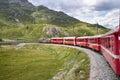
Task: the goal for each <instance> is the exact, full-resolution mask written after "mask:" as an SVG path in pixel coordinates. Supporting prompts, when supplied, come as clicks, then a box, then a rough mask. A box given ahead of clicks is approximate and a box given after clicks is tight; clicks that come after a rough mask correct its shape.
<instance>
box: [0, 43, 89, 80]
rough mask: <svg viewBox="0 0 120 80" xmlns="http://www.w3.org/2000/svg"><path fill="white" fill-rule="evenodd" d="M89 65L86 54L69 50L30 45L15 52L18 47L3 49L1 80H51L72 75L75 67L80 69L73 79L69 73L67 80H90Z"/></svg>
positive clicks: (0, 67)
mask: <svg viewBox="0 0 120 80" xmlns="http://www.w3.org/2000/svg"><path fill="white" fill-rule="evenodd" d="M89 63H90V61H89V58H88V56H87V55H86V54H85V53H84V52H81V51H78V50H76V49H71V48H67V47H56V46H50V45H49V46H48V45H31V46H30V45H27V46H24V47H22V48H20V49H15V47H14V46H13V47H12V46H2V50H1V49H0V80H49V79H52V78H53V76H55V75H56V74H57V73H58V72H61V71H62V72H67V73H69V71H70V70H71V69H72V68H73V67H74V66H75V65H78V67H76V68H75V69H74V71H73V72H72V73H71V76H73V77H72V78H70V77H71V76H67V75H66V74H67V73H66V74H65V76H64V77H65V78H67V80H87V79H88V78H89ZM80 76H82V77H80ZM60 78H61V77H59V79H60ZM61 80H63V79H62V78H61Z"/></svg>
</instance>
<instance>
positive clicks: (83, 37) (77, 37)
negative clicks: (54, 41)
mask: <svg viewBox="0 0 120 80" xmlns="http://www.w3.org/2000/svg"><path fill="white" fill-rule="evenodd" d="M77 38H81V39H82V38H89V36H81V37H77Z"/></svg>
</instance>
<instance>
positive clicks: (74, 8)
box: [29, 0, 120, 28]
mask: <svg viewBox="0 0 120 80" xmlns="http://www.w3.org/2000/svg"><path fill="white" fill-rule="evenodd" d="M29 1H30V2H31V3H33V4H34V5H36V6H38V5H44V6H47V7H48V8H50V9H53V10H56V11H63V12H65V13H66V14H68V15H70V16H73V17H75V18H77V19H79V20H81V21H84V22H89V23H93V24H95V23H99V24H101V25H103V26H105V27H108V28H115V27H116V26H117V25H118V23H119V9H120V0H29Z"/></svg>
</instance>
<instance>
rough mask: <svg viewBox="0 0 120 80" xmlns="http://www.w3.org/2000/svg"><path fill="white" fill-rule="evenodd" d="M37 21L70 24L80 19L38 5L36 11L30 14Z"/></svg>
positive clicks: (61, 24)
mask: <svg viewBox="0 0 120 80" xmlns="http://www.w3.org/2000/svg"><path fill="white" fill-rule="evenodd" d="M32 16H33V17H35V18H36V22H37V23H47V24H54V25H57V26H70V25H73V24H76V23H79V22H80V21H79V20H77V19H75V18H73V17H71V16H69V15H67V14H65V13H63V12H61V11H54V10H51V9H48V8H47V7H45V6H38V7H37V11H36V12H34V13H33V14H32Z"/></svg>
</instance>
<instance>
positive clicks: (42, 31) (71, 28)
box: [0, 0, 109, 41]
mask: <svg viewBox="0 0 120 80" xmlns="http://www.w3.org/2000/svg"><path fill="white" fill-rule="evenodd" d="M98 27H99V34H103V33H105V32H107V31H108V30H109V29H106V28H104V27H103V26H100V25H98ZM95 34H96V25H95V24H89V23H86V22H82V21H79V20H77V19H75V18H73V17H71V16H69V15H67V14H65V13H64V12H60V11H59V12H58V11H54V10H51V9H49V8H47V7H45V6H42V5H41V6H38V7H35V6H33V5H32V4H31V3H29V2H28V1H27V0H0V39H13V40H32V41H33V40H39V38H48V37H58V36H88V35H95Z"/></svg>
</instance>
